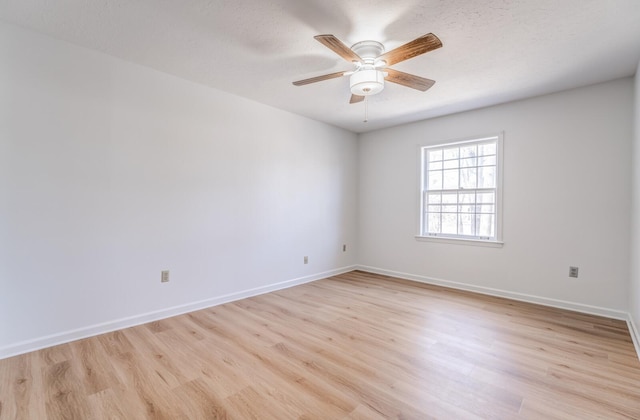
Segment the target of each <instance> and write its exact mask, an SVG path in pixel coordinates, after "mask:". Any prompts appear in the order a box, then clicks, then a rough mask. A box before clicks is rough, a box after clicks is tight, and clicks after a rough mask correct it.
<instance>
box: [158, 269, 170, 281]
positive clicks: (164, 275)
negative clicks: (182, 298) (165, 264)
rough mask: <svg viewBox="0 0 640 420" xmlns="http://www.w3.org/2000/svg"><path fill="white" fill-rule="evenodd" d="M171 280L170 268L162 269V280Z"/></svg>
mask: <svg viewBox="0 0 640 420" xmlns="http://www.w3.org/2000/svg"><path fill="white" fill-rule="evenodd" d="M168 281H169V270H162V271H161V272H160V282H162V283H167V282H168Z"/></svg>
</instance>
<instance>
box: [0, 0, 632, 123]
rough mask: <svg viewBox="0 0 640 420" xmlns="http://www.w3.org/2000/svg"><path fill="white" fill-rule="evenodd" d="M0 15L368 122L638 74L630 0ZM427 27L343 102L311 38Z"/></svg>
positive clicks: (237, 1) (112, 7) (163, 5)
mask: <svg viewBox="0 0 640 420" xmlns="http://www.w3.org/2000/svg"><path fill="white" fill-rule="evenodd" d="M0 19H3V20H5V21H8V22H11V23H15V24H18V25H21V26H24V27H27V28H31V29H33V30H36V31H39V32H42V33H45V34H48V35H51V36H52V37H54V38H58V39H62V40H66V41H69V42H71V43H74V44H77V45H81V46H84V47H88V48H91V49H95V50H99V51H103V52H105V53H107V54H110V55H113V56H116V57H120V58H123V59H125V60H128V61H131V62H134V63H138V64H142V65H145V66H148V67H152V68H155V69H158V70H161V71H163V72H166V73H170V74H174V75H176V76H179V77H182V78H185V79H188V80H192V81H195V82H198V83H202V84H204V85H208V86H212V87H215V88H218V89H221V90H224V91H227V92H231V93H235V94H238V95H241V96H244V97H246V98H250V99H254V100H256V101H259V102H262V103H264V104H268V105H271V106H274V107H277V108H281V109H284V110H288V111H291V112H294V113H297V114H300V115H304V116H307V117H310V118H313V119H316V120H320V121H324V122H327V123H329V124H333V125H336V126H339V127H343V128H346V129H348V130H351V131H354V132H365V131H370V130H373V129H378V128H382V127H388V126H392V125H397V124H401V123H405V122H409V121H416V120H420V119H424V118H429V117H434V116H439V115H444V114H449V113H452V112H458V111H463V110H468V109H472V108H478V107H481V106H487V105H492V104H497V103H501V102H506V101H511V100H515V99H521V98H525V97H530V96H535V95H540V94H545V93H549V92H555V91H559V90H564V89H569V88H573V87H578V86H583V85H588V84H592V83H597V82H602V81H606V80H611V79H615V78H619V77H624V76H630V75H632V74H634V72H635V70H636V66H637V64H638V61H639V60H640V1H639V0H393V1H389V0H100V1H98V0H0ZM429 32H433V33H434V34H436V35H437V36H438V37H439V38H440V39H441V40H442V43H443V45H444V46H443V47H442V48H440V49H438V50H435V51H432V52H429V53H427V54H424V55H421V56H418V57H415V58H413V59H411V60H408V61H405V62H402V63H399V64H397V65H395V66H393V68H396V69H398V70H402V71H405V72H409V73H414V74H417V75H419V76H423V77H426V78H430V79H433V80H436V84H435V85H434V87H433V88H431V89H430V90H428V91H427V92H420V91H417V90H413V89H409V88H406V87H403V86H399V85H395V84H392V83H387V84H386V87H385V89H384V91H383V92H382V93H380V94H378V95H376V96H372V97H370V100H369V122H367V123H364V122H363V118H364V104H363V103H359V104H354V105H349V103H348V100H349V97H350V92H349V81H348V77H342V78H339V79H332V80H327V81H323V82H319V83H316V84H313V85H306V86H301V87H295V86H293V85H292V84H291V82H292V81H294V80H299V79H304V78H308V77H313V76H317V75H321V74H325V73H332V72H336V71H340V70H350V69H351V67H352V66H351V65H350V64H349V63H347V62H346V61H344V60H343V59H341V58H340V57H339V56H337V55H336V54H335V53H333V52H332V51H330V50H329V49H327V48H326V47H324V46H323V45H321V44H320V43H319V42H317V41H316V40H314V39H313V36H314V35H317V34H333V35H335V36H336V37H338V38H339V39H341V40H342V41H343V42H344V43H345V44H347V45H349V46H350V45H352V44H353V43H355V42H358V41H362V40H367V39H373V40H377V41H380V42H382V43H384V45H385V47H386V49H387V50H390V49H393V48H395V47H397V46H399V45H402V44H404V43H405V42H408V41H410V40H412V39H415V38H417V37H418V36H420V35H423V34H426V33H429Z"/></svg>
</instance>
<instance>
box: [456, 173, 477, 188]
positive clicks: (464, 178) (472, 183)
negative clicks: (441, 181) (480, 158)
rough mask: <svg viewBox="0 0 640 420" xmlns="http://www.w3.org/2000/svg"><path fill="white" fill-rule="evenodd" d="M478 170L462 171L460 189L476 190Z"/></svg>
mask: <svg viewBox="0 0 640 420" xmlns="http://www.w3.org/2000/svg"><path fill="white" fill-rule="evenodd" d="M476 181H477V169H476V168H467V169H460V188H476Z"/></svg>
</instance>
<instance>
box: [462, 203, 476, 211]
mask: <svg viewBox="0 0 640 420" xmlns="http://www.w3.org/2000/svg"><path fill="white" fill-rule="evenodd" d="M458 212H460V213H475V212H476V206H475V205H473V204H463V205H461V206H458Z"/></svg>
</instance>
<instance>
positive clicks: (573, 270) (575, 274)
mask: <svg viewBox="0 0 640 420" xmlns="http://www.w3.org/2000/svg"><path fill="white" fill-rule="evenodd" d="M569 277H575V278H578V267H569Z"/></svg>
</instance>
